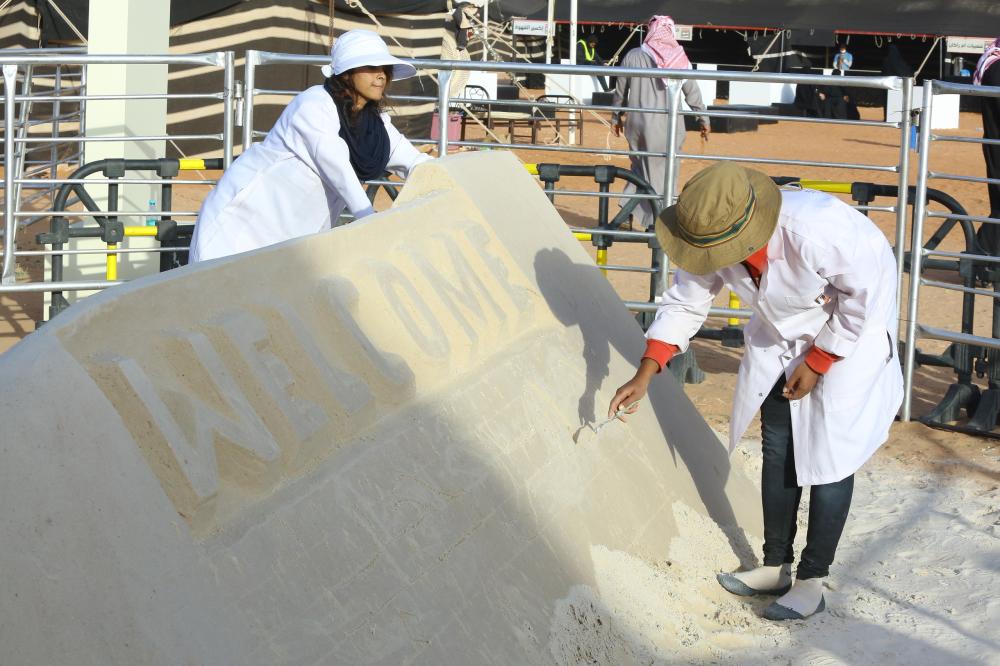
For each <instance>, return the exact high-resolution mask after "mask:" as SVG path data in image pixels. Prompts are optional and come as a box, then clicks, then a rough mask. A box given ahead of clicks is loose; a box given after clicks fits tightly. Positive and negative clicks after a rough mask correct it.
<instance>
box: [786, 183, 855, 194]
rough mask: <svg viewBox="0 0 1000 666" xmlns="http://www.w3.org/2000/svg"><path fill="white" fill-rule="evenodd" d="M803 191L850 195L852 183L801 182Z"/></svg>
mask: <svg viewBox="0 0 1000 666" xmlns="http://www.w3.org/2000/svg"><path fill="white" fill-rule="evenodd" d="M798 184H799V186H800V187H802V188H803V189H807V190H818V191H820V192H829V193H830V194H850V193H851V185H852V183H838V182H835V181H832V180H800V181H798Z"/></svg>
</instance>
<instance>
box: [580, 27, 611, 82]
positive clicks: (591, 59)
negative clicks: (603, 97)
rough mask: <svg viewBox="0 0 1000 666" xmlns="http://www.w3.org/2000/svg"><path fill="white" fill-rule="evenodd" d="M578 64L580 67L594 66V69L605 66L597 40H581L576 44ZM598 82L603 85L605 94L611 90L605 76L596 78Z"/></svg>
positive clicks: (594, 38) (593, 38)
mask: <svg viewBox="0 0 1000 666" xmlns="http://www.w3.org/2000/svg"><path fill="white" fill-rule="evenodd" d="M576 64H578V65H593V66H594V67H601V66H602V65H604V59H603V58H601V55H600V54H599V53H598V52H597V38H596V37H591V38H590V39H581V40H579V41H577V43H576ZM594 78H596V79H597V82H598V83H600V84H601V88H603V89H604V91H605V92H607V91H608V90H610V89H611V88H610V87H608V79H607V77H605V76H595V77H594Z"/></svg>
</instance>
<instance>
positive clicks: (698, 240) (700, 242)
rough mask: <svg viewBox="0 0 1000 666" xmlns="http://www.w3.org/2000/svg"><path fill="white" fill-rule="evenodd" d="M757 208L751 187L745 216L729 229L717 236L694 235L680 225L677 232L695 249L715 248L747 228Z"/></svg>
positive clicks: (755, 197) (755, 196) (755, 195)
mask: <svg viewBox="0 0 1000 666" xmlns="http://www.w3.org/2000/svg"><path fill="white" fill-rule="evenodd" d="M756 207H757V194H756V193H755V192H754V191H753V187H752V186H751V187H750V198H749V200H748V201H747V206H746V209H745V210H744V211H743V215H742V216H741V217H740V219H738V220H736V222H734V223H733V224H732V225H731V226H730V227H729V228H728V229H726V230H725V231H721V232H719V233H717V234H705V235H700V234H694V233H691V232H690V231H688V230H687V229H685V228H684V227H683V226H681V225H680V224H678V225H677V231H678V232H679V233H680V235H681V237H682V238H683V239H684V240H685V241H687V242H688V243H689V244H690V245H694V246H695V247H713V246H715V245H718V244H720V243H724V242H725V241H727V240H729V239H730V238H733V237H734V236H736V235H737V234H739V233H740V232H741V231H743V228H744V227H746V225H747V222H749V221H750V218H751V217H753V212H754V209H755V208H756Z"/></svg>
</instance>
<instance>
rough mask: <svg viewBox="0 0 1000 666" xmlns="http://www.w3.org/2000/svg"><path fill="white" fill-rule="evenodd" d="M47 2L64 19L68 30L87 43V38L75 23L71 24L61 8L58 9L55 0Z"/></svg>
mask: <svg viewBox="0 0 1000 666" xmlns="http://www.w3.org/2000/svg"><path fill="white" fill-rule="evenodd" d="M48 2H49V4H50V5H51V6H52V9H53V10H55V12H56V14H59V16H61V17H62V20H63V21H66V25H68V26H69V27H70V30H72V31H73V32H75V33H76V36H77V37H79V38H80V41H81V42H83V43H84V44H87V43H88V42H87V38H86V37H84V36H83V33H82V32H80V31H79V30H78V29H77V27H76V26H75V25H73V22H72V21H70V20H69V17H68V16H66V15H65V14H64V13H63V10H61V9H59V5H57V4H56V3H55V0H48Z"/></svg>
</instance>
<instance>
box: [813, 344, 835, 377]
mask: <svg viewBox="0 0 1000 666" xmlns="http://www.w3.org/2000/svg"><path fill="white" fill-rule="evenodd" d="M839 360H840V357H839V356H836V355H835V354H831V353H830V352H828V351H824V350H822V349H820V348H819V347H816V346H813V348H812V349H810V350H809V353H808V354H806V361H805V362H806V365H808V366H809V367H810V368H811V369H812V371H813V372H818V373H819V374H821V375H825V374H826V373H827V371H828V370H829V369H830V368H831V367H832V366H833V364H834V363H836V362H837V361H839Z"/></svg>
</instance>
